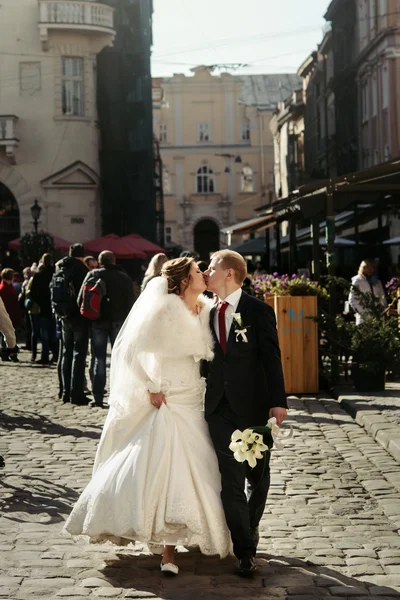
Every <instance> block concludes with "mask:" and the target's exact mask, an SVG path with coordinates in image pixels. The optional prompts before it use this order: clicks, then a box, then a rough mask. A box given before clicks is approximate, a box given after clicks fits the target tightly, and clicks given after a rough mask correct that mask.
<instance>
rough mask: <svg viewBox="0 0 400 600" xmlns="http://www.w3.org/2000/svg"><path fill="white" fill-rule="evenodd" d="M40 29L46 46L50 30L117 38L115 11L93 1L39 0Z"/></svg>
mask: <svg viewBox="0 0 400 600" xmlns="http://www.w3.org/2000/svg"><path fill="white" fill-rule="evenodd" d="M39 10H40V16H39V29H40V37H41V40H42V43H43V45H44V46H46V44H47V41H48V30H49V29H73V30H78V31H79V30H80V31H82V30H83V31H86V32H89V33H109V34H111V35H112V36H113V37H114V36H115V30H114V9H113V8H112V7H111V6H107V5H106V4H101V3H99V2H93V1H92V0H81V1H80V2H78V1H75V0H70V1H65V2H63V1H62V0H39Z"/></svg>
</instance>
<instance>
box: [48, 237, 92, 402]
mask: <svg viewBox="0 0 400 600" xmlns="http://www.w3.org/2000/svg"><path fill="white" fill-rule="evenodd" d="M84 258H85V249H84V247H83V246H82V244H73V245H72V246H71V247H70V249H69V256H67V257H66V258H63V259H62V260H60V261H59V262H58V263H57V265H56V267H57V269H59V270H60V269H63V270H64V271H65V272H66V273H67V274H69V277H70V281H71V288H72V291H73V295H74V298H75V301H74V302H72V303H71V309H70V311H69V314H68V315H67V316H66V317H64V318H63V319H62V325H61V327H62V359H61V371H62V394H63V396H62V400H63V402H65V403H66V402H71V403H72V404H78V405H82V404H87V403H88V401H87V398H86V396H85V394H84V386H85V366H86V355H87V349H88V340H89V324H88V321H87V320H86V319H84V318H83V317H82V316H81V314H80V312H79V308H78V304H77V298H78V293H79V290H80V289H81V286H82V282H83V280H84V279H85V277H86V275H87V272H88V269H87V267H86V265H85V263H84V262H83V261H84Z"/></svg>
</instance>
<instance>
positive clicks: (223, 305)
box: [218, 302, 229, 354]
mask: <svg viewBox="0 0 400 600" xmlns="http://www.w3.org/2000/svg"><path fill="white" fill-rule="evenodd" d="M228 306H229V303H228V302H220V303H219V304H218V329H219V343H220V345H221V348H222V350H223V351H224V354H225V353H226V325H225V313H226V309H227V308H228Z"/></svg>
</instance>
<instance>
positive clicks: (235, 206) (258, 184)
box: [153, 67, 299, 258]
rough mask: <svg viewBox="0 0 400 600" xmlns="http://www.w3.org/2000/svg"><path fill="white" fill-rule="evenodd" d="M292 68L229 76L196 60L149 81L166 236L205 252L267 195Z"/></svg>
mask: <svg viewBox="0 0 400 600" xmlns="http://www.w3.org/2000/svg"><path fill="white" fill-rule="evenodd" d="M298 83H299V79H298V77H297V76H296V75H292V74H282V75H259V76H256V75H255V76H234V75H231V74H229V73H222V74H221V75H220V76H216V75H214V74H213V72H212V70H210V69H209V68H207V67H197V68H196V69H194V75H193V76H191V77H186V76H184V75H174V76H173V77H171V78H168V79H162V80H160V79H155V80H153V112H154V132H155V135H156V136H157V137H158V139H159V141H160V151H161V158H162V161H163V189H164V208H165V243H166V244H167V245H168V244H171V245H172V244H179V245H181V246H183V247H184V248H185V249H190V250H196V251H197V252H198V253H199V254H200V255H201V256H202V257H203V258H207V257H208V255H209V253H210V252H211V251H213V250H216V249H218V248H219V247H220V245H221V244H224V241H225V240H224V239H221V236H220V230H221V229H222V228H224V227H226V226H228V225H230V224H232V223H237V222H240V221H244V220H246V219H249V218H251V217H252V216H253V214H254V209H255V208H257V207H259V206H261V205H263V204H265V203H266V202H267V201H270V200H272V196H273V188H274V183H273V181H274V179H273V169H274V158H273V139H272V134H271V131H270V128H269V121H270V119H271V116H272V114H273V111H274V109H275V107H276V103H277V102H278V101H279V100H281V99H283V98H285V97H286V96H287V95H288V94H290V93H292V92H293V90H294V89H295V88H296V87H297V86H298Z"/></svg>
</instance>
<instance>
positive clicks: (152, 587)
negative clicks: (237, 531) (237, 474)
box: [101, 552, 400, 600]
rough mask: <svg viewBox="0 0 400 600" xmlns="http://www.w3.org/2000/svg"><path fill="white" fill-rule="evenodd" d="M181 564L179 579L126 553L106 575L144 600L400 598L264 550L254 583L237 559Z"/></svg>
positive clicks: (194, 557)
mask: <svg viewBox="0 0 400 600" xmlns="http://www.w3.org/2000/svg"><path fill="white" fill-rule="evenodd" d="M177 562H178V564H179V566H180V569H181V570H180V573H179V576H178V577H177V578H168V577H165V576H162V575H161V573H160V557H159V556H145V555H144V556H143V555H141V556H133V555H129V553H128V552H124V553H122V552H121V553H117V554H116V557H115V559H110V560H107V561H106V565H105V566H104V567H103V568H102V569H101V571H102V573H103V575H104V576H105V577H106V580H107V581H108V582H109V583H111V584H112V586H113V587H115V588H123V589H132V588H133V589H134V590H136V592H137V595H136V597H138V598H139V597H140V598H144V597H146V595H148V596H147V597H151V595H155V596H156V597H158V598H162V599H167V598H168V599H171V600H188V598H195V599H196V600H199V599H201V600H202V599H207V600H214V599H215V600H217V599H219V598H221V599H222V598H227V597H228V596H229V597H231V598H241V599H243V598H246V599H250V598H253V597H254V598H262V599H265V600H267V599H268V600H269V599H271V600H272V599H273V598H283V597H286V594H288V597H289V598H291V597H296V598H300V597H303V596H304V597H305V598H314V599H315V600H318V599H319V598H324V599H325V598H329V597H340V598H343V599H344V598H353V597H357V598H360V599H361V598H362V599H364V598H367V597H375V598H385V599H387V598H389V599H390V598H400V593H399V592H397V591H396V590H395V589H393V588H391V587H389V586H377V585H374V584H372V583H368V582H363V581H359V580H357V579H355V578H353V577H350V576H346V575H343V574H342V573H340V572H339V571H335V570H334V569H332V568H327V567H324V566H317V565H313V564H312V563H311V562H310V561H306V560H300V559H297V558H293V557H285V556H273V555H269V554H265V553H263V552H261V553H258V554H257V565H258V569H259V572H258V574H257V575H256V576H254V578H252V579H241V578H240V577H238V576H237V575H235V573H234V570H235V565H236V559H234V558H233V557H228V558H226V559H224V560H219V559H218V558H215V557H206V556H202V555H201V554H200V553H198V552H187V553H181V554H179V555H178V560H177ZM227 588H228V589H227ZM228 590H229V592H228ZM227 592H228V593H227ZM346 592H347V593H346Z"/></svg>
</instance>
